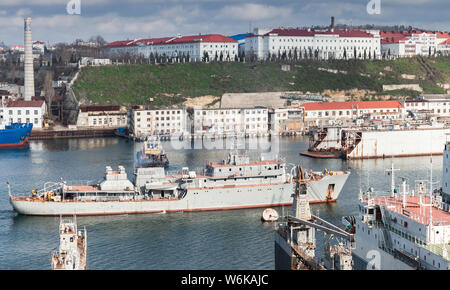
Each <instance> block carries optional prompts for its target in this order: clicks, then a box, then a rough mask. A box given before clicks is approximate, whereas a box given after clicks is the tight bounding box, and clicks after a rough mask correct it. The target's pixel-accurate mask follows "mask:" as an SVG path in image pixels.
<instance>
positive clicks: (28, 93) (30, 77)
mask: <svg viewBox="0 0 450 290" xmlns="http://www.w3.org/2000/svg"><path fill="white" fill-rule="evenodd" d="M24 26H25V32H24V42H25V59H24V67H25V76H24V79H25V80H24V82H25V92H24V99H25V101H31V98H32V97H33V96H34V95H35V91H34V68H33V44H32V37H31V18H29V17H27V18H25V19H24Z"/></svg>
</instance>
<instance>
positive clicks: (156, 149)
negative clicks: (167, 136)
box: [136, 138, 169, 167]
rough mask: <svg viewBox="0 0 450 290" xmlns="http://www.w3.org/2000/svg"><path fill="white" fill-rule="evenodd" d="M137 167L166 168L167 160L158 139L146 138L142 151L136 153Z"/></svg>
mask: <svg viewBox="0 0 450 290" xmlns="http://www.w3.org/2000/svg"><path fill="white" fill-rule="evenodd" d="M136 155H137V160H138V164H137V166H139V167H168V166H169V159H168V158H167V155H166V154H165V152H164V149H163V148H162V146H161V143H160V142H159V139H158V138H147V139H146V140H145V141H144V146H143V148H142V150H140V151H139V152H137V154H136Z"/></svg>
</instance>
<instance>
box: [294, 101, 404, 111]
mask: <svg viewBox="0 0 450 290" xmlns="http://www.w3.org/2000/svg"><path fill="white" fill-rule="evenodd" d="M301 107H303V108H304V109H305V111H322V110H351V109H352V108H353V109H356V108H357V107H358V109H378V108H380V109H383V108H403V105H402V104H400V102H399V101H360V102H311V103H305V104H303V105H301Z"/></svg>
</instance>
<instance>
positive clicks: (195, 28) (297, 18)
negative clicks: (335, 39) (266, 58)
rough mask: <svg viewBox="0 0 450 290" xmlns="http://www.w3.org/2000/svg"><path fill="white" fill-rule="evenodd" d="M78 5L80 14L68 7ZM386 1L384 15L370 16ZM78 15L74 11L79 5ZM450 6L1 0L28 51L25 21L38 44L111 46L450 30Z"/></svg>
mask: <svg viewBox="0 0 450 290" xmlns="http://www.w3.org/2000/svg"><path fill="white" fill-rule="evenodd" d="M70 1H79V2H80V6H81V14H80V15H70V14H68V13H67V10H66V6H67V4H68V3H69V2H70ZM370 1H373V2H375V1H379V2H380V4H381V5H380V7H381V11H380V14H369V13H367V9H366V6H367V4H368V3H369V2H370ZM72 7H73V8H76V7H75V6H72ZM449 15H450V0H341V1H339V0H272V1H269V0H254V1H247V0H128V1H126V0H122V1H121V0H0V41H3V42H5V43H6V44H7V45H23V18H24V17H31V18H32V26H31V27H32V30H33V40H42V41H44V42H50V43H56V42H72V41H74V40H75V39H76V38H81V39H84V40H87V39H89V38H90V37H91V36H95V35H102V36H103V37H104V38H105V40H106V41H114V40H122V39H134V38H142V37H162V36H170V35H176V34H177V33H181V34H183V35H187V34H198V33H202V34H206V33H220V34H224V35H232V34H237V33H245V32H248V31H249V28H250V27H252V28H253V27H264V28H276V27H280V26H284V27H298V26H311V25H328V24H329V23H330V17H331V16H335V19H336V23H342V24H344V23H345V24H351V23H352V24H392V25H394V24H399V25H402V24H403V25H406V26H409V25H411V26H415V27H422V28H425V29H431V30H447V31H448V30H450V17H449Z"/></svg>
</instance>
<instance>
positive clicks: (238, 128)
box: [193, 107, 269, 136]
mask: <svg viewBox="0 0 450 290" xmlns="http://www.w3.org/2000/svg"><path fill="white" fill-rule="evenodd" d="M193 120H194V124H193V125H194V129H193V132H194V134H195V135H236V134H238V135H239V134H245V135H259V136H261V135H264V134H267V133H268V124H269V115H268V109H267V108H263V107H258V108H226V109H224V108H221V109H194V114H193Z"/></svg>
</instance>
